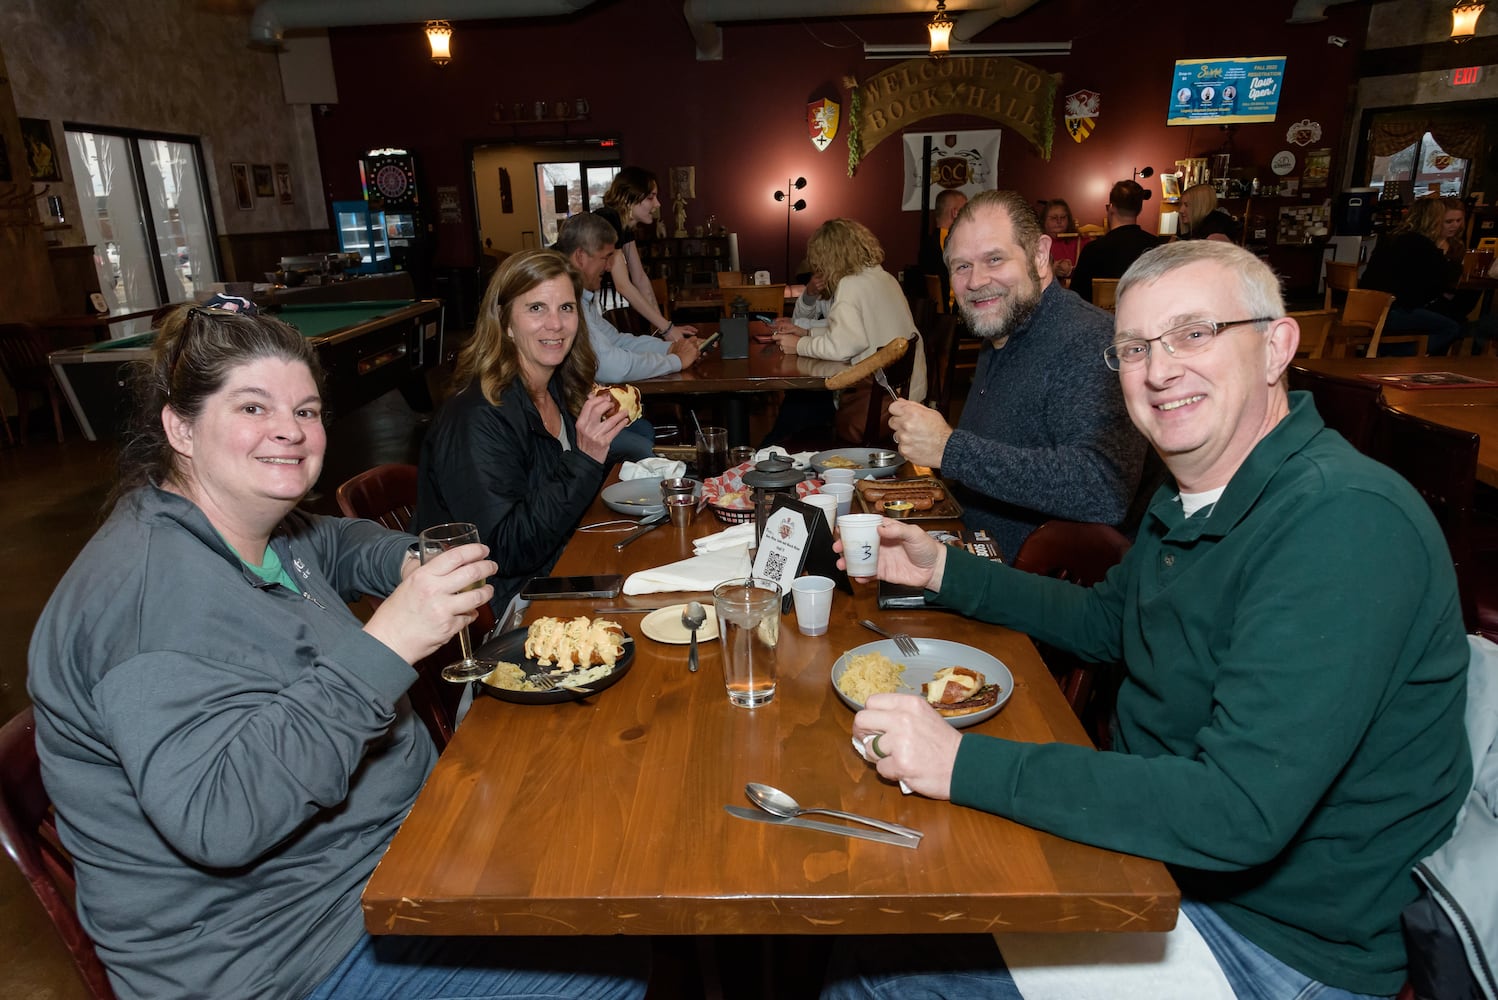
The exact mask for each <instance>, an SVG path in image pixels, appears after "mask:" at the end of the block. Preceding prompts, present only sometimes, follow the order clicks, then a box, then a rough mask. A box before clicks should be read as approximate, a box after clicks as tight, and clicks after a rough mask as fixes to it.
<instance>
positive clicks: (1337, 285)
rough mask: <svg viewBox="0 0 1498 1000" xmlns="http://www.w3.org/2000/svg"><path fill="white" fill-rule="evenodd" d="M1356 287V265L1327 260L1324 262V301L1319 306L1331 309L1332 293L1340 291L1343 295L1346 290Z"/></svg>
mask: <svg viewBox="0 0 1498 1000" xmlns="http://www.w3.org/2000/svg"><path fill="white" fill-rule="evenodd" d="M1356 287H1358V266H1357V265H1356V264H1347V263H1343V262H1342V261H1336V260H1329V261H1327V262H1326V301H1325V302H1323V303H1322V305H1321V308H1323V309H1333V308H1335V306H1334V305H1333V304H1332V293H1333V292H1341V293H1343V295H1344V296H1345V295H1346V294H1347V293H1348V292H1350V291H1352V290H1353V289H1354V288H1356Z"/></svg>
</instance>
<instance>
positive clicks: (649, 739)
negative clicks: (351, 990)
mask: <svg viewBox="0 0 1498 1000" xmlns="http://www.w3.org/2000/svg"><path fill="white" fill-rule="evenodd" d="M616 517H617V515H616V514H614V513H613V512H612V511H609V510H608V509H606V508H605V507H604V506H603V505H602V503H601V502H595V503H594V505H593V507H592V509H591V510H590V511H589V512H588V514H587V515H586V516H585V517H584V519H583V523H584V524H585V525H586V524H592V523H596V522H602V521H606V520H609V519H611V518H616ZM933 526H934V525H933ZM722 527H723V525H721V524H719V523H718V522H716V521H715V520H714V519H713V518H712V515H711V514H710V513H709V512H707V511H703V512H702V513H700V514H699V515H698V516H697V518H696V520H695V521H694V522H693V523H692V524H691V525H690V526H688V527H686V528H674V527H672V526H670V525H669V524H668V525H664V526H662V527H660V528H657V529H656V530H654V531H653V532H651V533H650V534H648V535H646V536H644V537H643V538H641V539H640V540H638V541H636V542H634V543H633V544H631V545H629V546H628V547H626V548H625V549H623V550H622V551H616V550H615V548H614V542H615V541H617V540H618V539H619V538H620V537H622V535H619V534H615V533H612V532H609V531H597V532H595V531H581V532H579V533H577V534H576V535H575V536H574V537H573V539H572V541H571V542H570V543H569V545H568V547H567V549H566V551H565V553H564V554H563V556H562V559H561V561H560V562H559V563H558V565H557V566H556V568H555V570H554V572H555V573H557V574H559V575H571V574H596V573H609V572H617V573H623V574H628V573H630V572H632V571H635V570H639V569H644V568H649V567H655V566H660V565H663V564H665V563H669V562H672V561H674V560H677V559H683V558H686V557H688V556H690V555H691V554H692V540H693V538H694V537H697V536H700V535H706V534H709V533H711V532H713V531H716V530H719V529H721V528H722ZM692 597H696V598H697V599H699V600H706V601H710V600H711V597H710V595H707V594H651V595H645V596H640V597H633V598H630V597H620V598H618V599H615V600H612V601H607V600H606V601H559V600H554V601H545V602H537V603H536V604H534V605H533V606H532V607H531V608H530V609H529V611H528V613H527V621H530V620H534V619H535V618H536V617H538V616H540V615H555V616H559V617H571V616H574V615H579V614H583V615H594V614H595V613H594V611H593V607H594V605H598V606H615V607H628V606H634V607H660V606H665V605H670V604H673V603H677V602H679V601H683V600H688V599H690V598H692ZM863 617H869V618H873V619H874V620H875V621H877V622H879V623H881V624H883V625H884V626H885V627H887V628H891V629H898V630H903V631H906V632H910V633H913V634H914V635H916V636H917V637H920V636H928V637H929V636H940V637H942V638H945V639H950V640H954V641H958V642H963V643H967V644H969V645H972V646H975V647H977V648H979V649H982V650H984V651H986V652H988V653H990V654H992V655H994V656H996V657H998V658H999V659H1000V660H1002V661H1003V662H1004V663H1005V664H1006V665H1007V666H1008V668H1009V670H1010V671H1011V672H1012V673H1013V675H1014V682H1015V690H1014V693H1013V696H1012V697H1011V698H1010V699H1009V701H1008V703H1007V704H1006V705H1005V706H1004V708H1003V710H1002V711H1000V712H999V713H998V714H997V715H996V716H994V717H993V718H992V719H989V720H988V721H986V722H983V723H981V724H980V725H979V726H978V727H977V729H976V731H978V732H984V733H989V734H992V735H996V736H1002V737H1007V738H1011V739H1020V740H1031V741H1052V740H1060V741H1067V742H1074V743H1085V742H1086V736H1085V734H1084V732H1083V730H1082V728H1081V726H1080V725H1079V724H1078V723H1077V720H1076V718H1075V717H1074V716H1073V715H1072V713H1071V710H1070V709H1069V708H1068V706H1067V704H1066V702H1065V701H1064V700H1063V698H1062V696H1061V693H1060V691H1059V689H1058V688H1057V686H1056V683H1055V682H1054V681H1053V680H1052V679H1051V676H1050V674H1049V673H1048V672H1047V670H1046V668H1045V665H1044V664H1043V663H1042V662H1041V660H1040V658H1039V656H1038V655H1037V653H1036V651H1035V649H1034V647H1033V646H1032V645H1031V643H1030V641H1029V640H1028V639H1027V638H1026V637H1025V636H1024V635H1021V634H1019V633H1016V632H1013V631H1010V630H1007V629H1002V628H997V627H994V626H988V625H983V624H979V623H977V622H972V621H969V620H967V619H964V618H961V617H959V616H956V615H952V614H949V613H945V612H940V611H907V612H899V613H895V612H881V611H879V610H878V609H877V607H876V602H875V588H874V586H873V585H872V584H861V585H857V584H856V585H855V594H854V595H853V596H849V595H847V594H846V593H843V592H841V591H839V592H837V593H836V594H835V597H834V600H833V604H832V610H831V621H830V626H829V629H828V631H827V633H826V634H824V635H822V636H817V637H809V636H804V635H801V634H799V633H798V631H797V629H796V627H795V625H796V623H795V618H794V615H793V614H788V615H786V616H785V618H784V619H783V621H782V623H781V628H780V632H779V642H778V648H777V654H778V661H779V663H778V675H779V676H778V689H777V692H776V695H775V698H774V700H773V701H772V702H771V703H770V704H768V705H765V706H762V707H759V708H755V709H744V708H736V707H733V706H731V705H730V704H729V701H728V698H727V696H726V694H725V690H724V685H723V679H722V675H721V659H720V658H721V655H722V654H721V650H720V649H719V646H718V643H717V641H716V640H714V641H711V642H705V643H703V647H702V652H701V661H702V669H701V670H700V671H699V672H697V673H695V674H694V673H689V672H688V670H687V664H686V661H687V647H686V646H684V645H667V644H663V643H658V642H655V641H653V640H651V639H648V638H646V637H645V636H644V635H643V633H642V632H641V630H640V625H639V622H640V618H641V616H640V615H639V614H619V615H617V616H615V620H617V621H619V622H621V623H622V624H623V625H624V627H625V629H626V630H628V631H629V633H630V634H631V636H633V638H634V659H633V662H632V665H631V667H630V669H629V672H628V673H627V674H626V675H624V676H623V677H622V678H621V679H620V680H619V681H618V682H617V683H615V684H614V685H613V686H612V687H609V688H607V689H605V690H603V691H601V692H599V693H597V694H596V695H594V696H592V697H590V698H588V699H586V700H584V701H579V702H569V703H566V704H558V705H546V706H535V705H517V704H512V703H509V702H505V701H499V700H497V699H494V698H491V697H488V696H479V697H477V698H476V699H475V704H474V706H473V709H472V711H471V712H470V713H469V715H468V717H467V719H466V720H465V721H464V722H463V724H462V725H461V726H460V727H459V729H458V732H457V735H456V737H455V739H454V740H453V742H452V743H451V744H450V745H449V746H448V748H447V750H446V751H445V752H444V754H443V756H442V758H441V760H440V761H439V762H438V764H437V767H436V769H435V770H434V771H433V773H432V775H431V777H430V779H429V780H428V782H427V785H426V787H425V788H424V789H423V791H422V793H421V795H420V797H419V798H418V800H417V802H416V805H415V807H414V808H413V809H412V811H411V814H410V816H409V817H408V818H407V820H406V822H405V823H404V825H403V826H402V828H401V830H400V832H399V834H398V835H397V836H396V838H395V840H394V842H393V844H392V845H391V847H390V850H389V852H388V853H387V854H386V856H385V858H384V859H383V860H382V861H381V863H380V865H379V867H378V869H377V870H376V871H375V874H374V876H373V877H372V878H371V880H370V882H369V885H368V886H367V888H366V889H365V892H364V897H363V902H364V909H365V915H366V923H367V926H368V927H369V929H370V931H371V932H372V933H376V934H485V935H487V934H548V935H588V934H753V933H772V934H840V933H948V932H973V931H976V932H991V931H995V930H1000V929H1005V930H1062V931H1089V930H1110V931H1120V930H1121V931H1147V930H1161V929H1165V928H1168V927H1170V926H1172V925H1173V924H1174V922H1175V917H1176V910H1177V905H1178V902H1179V893H1178V890H1177V889H1176V887H1175V885H1174V883H1173V882H1172V881H1171V879H1170V877H1169V875H1168V874H1167V872H1166V870H1165V868H1164V867H1163V866H1162V865H1160V864H1158V863H1155V862H1152V861H1145V860H1142V859H1139V858H1134V857H1130V856H1127V855H1121V854H1117V853H1114V852H1111V851H1105V850H1100V849H1097V848H1092V847H1085V846H1082V845H1080V844H1075V843H1071V842H1069V841H1065V840H1062V839H1059V838H1057V837H1053V836H1050V835H1048V834H1044V833H1040V832H1037V831H1035V830H1031V829H1028V828H1026V827H1023V826H1020V825H1018V824H1015V823H1012V822H1009V821H1007V820H1004V819H1000V818H998V817H995V816H991V815H987V814H984V813H981V812H977V811H974V810H970V809H964V808H960V807H957V806H953V805H952V804H950V803H946V802H936V801H932V800H928V799H925V798H922V797H920V796H915V795H912V796H905V795H902V794H901V793H900V791H899V789H898V788H897V787H896V786H894V785H891V784H889V783H887V782H884V781H883V780H881V779H880V778H879V776H878V774H877V773H876V772H875V771H874V770H873V768H872V767H871V766H870V765H868V764H867V763H865V762H864V761H863V760H862V759H860V757H859V756H858V755H857V753H855V751H854V749H853V747H852V745H851V741H850V731H851V726H852V712H851V711H850V710H849V709H848V708H847V707H846V706H845V705H844V704H843V703H842V702H841V701H840V700H839V698H838V697H837V695H836V694H835V693H834V691H833V689H832V685H831V683H830V670H831V667H832V664H833V662H834V661H835V660H836V659H837V657H838V656H839V655H840V654H841V653H842V652H844V651H845V650H848V649H851V648H853V647H855V646H859V645H863V644H865V643H867V642H869V641H870V640H873V639H875V638H876V637H875V636H874V635H873V634H872V633H870V632H868V631H866V630H864V629H863V628H861V627H860V626H859V625H858V624H857V621H858V619H859V618H863ZM751 781H760V782H765V783H768V784H772V785H775V786H778V787H779V788H782V789H784V790H786V791H787V792H789V793H791V794H792V795H793V796H795V797H796V798H797V799H798V800H799V801H800V802H801V803H802V804H803V805H817V806H828V807H832V808H840V809H844V810H848V811H852V812H858V813H863V814H866V815H871V816H875V817H878V818H881V819H886V820H891V821H894V822H896V823H901V824H904V825H906V826H911V827H915V828H917V829H920V830H922V831H924V832H925V838H924V839H923V840H922V841H921V844H920V847H919V848H918V849H916V850H910V849H906V848H903V847H897V846H892V845H888V844H880V843H871V842H867V841H862V840H854V839H851V838H845V837H842V836H840V835H834V834H828V833H823V832H817V831H812V830H800V829H787V828H781V827H774V826H769V825H766V824H762V823H752V822H746V821H744V820H741V819H736V818H734V817H731V816H730V815H729V814H727V813H726V812H725V811H724V809H723V807H724V806H725V805H729V804H732V805H747V804H748V803H747V800H746V798H745V794H744V786H745V785H746V783H748V782H751Z"/></svg>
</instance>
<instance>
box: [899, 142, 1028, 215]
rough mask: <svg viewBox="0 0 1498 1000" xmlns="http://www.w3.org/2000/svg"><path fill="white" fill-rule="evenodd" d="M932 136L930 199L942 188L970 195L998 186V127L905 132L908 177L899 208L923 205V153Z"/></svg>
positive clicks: (917, 207)
mask: <svg viewBox="0 0 1498 1000" xmlns="http://www.w3.org/2000/svg"><path fill="white" fill-rule="evenodd" d="M927 135H930V136H931V202H932V203H935V201H936V196H937V195H939V194H941V193H942V192H943V191H961V192H962V193H963V194H965V195H967V196H968V197H969V198H971V197H973V196H974V195H975V194H978V193H979V192H980V191H991V190H993V189H994V188H995V187H997V186H998V177H999V140H1000V139H1001V138H1003V135H1004V133H1003V132H1002V131H1001V130H999V129H996V128H993V129H983V130H981V131H977V132H929V133H927V132H906V133H904V134H903V135H902V136H901V138H902V139H904V140H905V181H904V193H903V194H902V196H901V199H900V208H901V209H903V210H904V211H907V212H913V211H918V210H919V209H920V207H921V155H922V153H923V152H924V151H925V148H926V142H925V140H926V136H927Z"/></svg>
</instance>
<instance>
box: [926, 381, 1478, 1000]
mask: <svg viewBox="0 0 1498 1000" xmlns="http://www.w3.org/2000/svg"><path fill="white" fill-rule="evenodd" d="M930 596H932V597H934V598H936V599H939V600H940V601H941V602H942V603H943V604H946V605H948V606H951V607H953V608H955V609H957V610H959V611H962V612H963V613H965V614H968V615H972V616H974V617H978V618H983V619H985V620H988V621H993V622H998V623H1001V624H1004V625H1009V626H1012V627H1014V628H1017V629H1021V630H1024V631H1026V632H1028V633H1030V634H1031V635H1032V636H1034V637H1035V638H1037V639H1041V640H1044V641H1046V642H1050V643H1054V644H1056V645H1058V646H1062V647H1065V648H1068V649H1072V650H1075V651H1076V652H1077V653H1078V654H1079V655H1081V656H1083V657H1084V658H1088V659H1094V660H1097V661H1100V662H1107V661H1122V662H1123V663H1124V664H1126V666H1127V677H1126V679H1125V681H1124V684H1123V688H1122V690H1121V691H1120V693H1119V698H1118V720H1117V742H1116V747H1117V750H1116V752H1112V753H1098V752H1096V751H1094V750H1091V749H1088V748H1084V747H1076V746H1069V745H1063V744H1046V745H1035V744H1027V743H1016V742H1011V741H1007V740H1000V739H995V738H992V737H985V736H978V735H965V736H964V737H963V740H962V744H961V747H960V749H959V751H958V755H957V762H956V767H955V770H954V773H953V776H952V800H953V801H954V802H957V803H960V804H963V805H968V806H973V807H975V808H979V809H984V810H987V811H989V812H994V813H998V814H1000V815H1003V816H1008V817H1012V818H1013V819H1016V820H1018V821H1020V822H1022V823H1026V824H1028V825H1030V826H1033V827H1037V828H1040V829H1043V830H1047V831H1050V832H1052V833H1056V834H1059V835H1060V836H1063V837H1068V838H1070V839H1073V840H1077V841H1081V842H1084V843H1089V844H1096V845H1098V846H1101V847H1106V848H1110V849H1113V850H1118V851H1124V852H1127V853H1130V854H1136V855H1141V856H1144V857H1150V858H1157V859H1159V860H1161V861H1164V862H1165V863H1166V864H1168V865H1169V866H1170V867H1171V872H1172V874H1173V875H1174V876H1175V878H1176V880H1177V882H1178V883H1179V884H1180V886H1181V889H1182V891H1183V892H1184V893H1186V894H1187V895H1188V896H1190V897H1192V898H1195V899H1199V900H1202V901H1204V902H1207V903H1209V904H1210V905H1212V906H1213V907H1214V908H1215V909H1216V910H1217V911H1218V912H1219V913H1220V914H1221V915H1222V917H1223V919H1224V920H1226V921H1227V922H1228V923H1229V924H1231V925H1232V926H1233V927H1234V928H1236V929H1237V930H1238V931H1239V932H1240V933H1242V934H1243V935H1244V936H1245V937H1247V938H1248V939H1249V940H1251V941H1253V942H1255V943H1256V944H1258V945H1259V946H1260V947H1262V948H1264V949H1265V950H1266V951H1268V952H1269V953H1270V954H1272V955H1274V956H1276V957H1277V958H1279V959H1280V960H1281V961H1284V962H1285V963H1287V964H1288V965H1290V966H1292V967H1293V968H1296V969H1298V970H1300V971H1301V972H1303V973H1305V974H1307V975H1309V976H1311V977H1313V978H1315V979H1317V980H1319V981H1321V982H1324V983H1328V984H1330V985H1334V986H1338V987H1341V988H1343V989H1348V990H1352V991H1354V992H1358V993H1381V994H1392V993H1394V992H1396V991H1398V989H1399V987H1400V984H1401V982H1402V981H1403V977H1404V968H1405V952H1404V944H1403V942H1402V940H1401V937H1400V932H1399V911H1400V909H1401V908H1402V907H1403V906H1404V905H1405V904H1406V903H1408V902H1409V901H1410V900H1412V899H1413V898H1414V897H1415V885H1414V882H1413V880H1412V879H1411V877H1410V869H1411V868H1412V866H1413V865H1414V863H1415V862H1416V861H1417V860H1419V859H1420V858H1422V857H1424V856H1425V855H1427V854H1429V853H1430V852H1431V851H1432V850H1434V849H1435V848H1436V847H1437V846H1438V845H1439V844H1440V843H1441V842H1442V841H1444V840H1445V839H1446V837H1448V836H1449V835H1450V832H1451V828H1452V823H1453V821H1454V818H1455V816H1456V811H1457V808H1458V807H1459V806H1460V804H1461V802H1462V799H1463V797H1464V795H1465V794H1466V790H1467V788H1468V786H1469V785H1470V782H1471V760H1470V754H1469V752H1468V750H1467V744H1466V736H1465V731H1464V724H1463V711H1464V707H1465V701H1466V669H1467V656H1468V653H1467V646H1466V641H1465V638H1464V635H1463V630H1462V621H1461V612H1460V607H1459V605H1458V601H1457V589H1456V576H1455V573H1454V571H1453V568H1452V562H1451V556H1450V553H1449V551H1448V549H1447V547H1446V542H1445V540H1444V538H1443V537H1442V535H1441V532H1440V529H1439V528H1438V527H1437V525H1436V523H1435V520H1434V518H1433V517H1432V516H1431V514H1430V511H1429V509H1428V508H1427V507H1426V505H1425V503H1424V501H1423V500H1422V499H1421V498H1420V496H1419V495H1418V494H1416V493H1415V491H1414V490H1413V489H1411V488H1410V486H1409V485H1408V484H1407V483H1406V482H1405V481H1404V480H1403V479H1402V478H1401V477H1400V476H1398V475H1397V474H1396V473H1394V472H1393V471H1391V470H1390V469H1388V468H1386V467H1385V466H1382V465H1379V464H1378V463H1376V462H1373V461H1372V460H1370V459H1368V458H1366V457H1365V456H1363V455H1361V454H1359V453H1358V452H1357V451H1355V450H1354V449H1353V448H1352V447H1351V446H1350V445H1348V444H1347V442H1346V441H1345V440H1344V439H1343V438H1342V437H1341V435H1339V434H1337V433H1335V432H1333V431H1329V430H1327V429H1326V427H1325V425H1324V424H1323V423H1322V421H1321V418H1320V416H1319V415H1318V414H1317V413H1316V410H1315V407H1314V406H1313V405H1312V403H1311V400H1310V397H1309V396H1308V395H1306V394H1304V393H1294V394H1292V395H1291V412H1290V415H1289V416H1288V417H1287V418H1286V419H1285V420H1283V421H1281V423H1280V424H1279V426H1277V427H1276V428H1275V429H1274V430H1273V431H1272V432H1271V433H1270V434H1269V435H1268V436H1267V437H1265V439H1264V440H1263V441H1261V442H1260V443H1259V444H1258V446H1257V447H1256V448H1255V449H1254V450H1253V452H1252V453H1251V454H1250V455H1249V457H1248V459H1247V460H1246V461H1245V462H1244V464H1243V466H1242V467H1241V468H1240V469H1239V470H1238V472H1237V474H1236V475H1234V477H1233V479H1232V481H1231V482H1230V483H1229V484H1228V487H1227V489H1226V491H1225V492H1224V493H1223V495H1222V498H1221V499H1220V500H1219V501H1218V502H1217V504H1215V505H1214V506H1213V507H1211V508H1209V509H1207V510H1204V511H1200V512H1198V513H1197V515H1196V516H1194V517H1191V518H1189V519H1188V518H1185V517H1183V516H1182V514H1181V508H1180V503H1179V501H1178V500H1177V499H1176V496H1175V494H1174V492H1173V491H1172V490H1171V489H1170V488H1169V487H1167V488H1165V489H1162V490H1161V492H1160V493H1159V494H1157V495H1156V497H1155V500H1154V503H1153V504H1152V505H1151V508H1150V511H1149V515H1148V516H1147V517H1146V519H1145V523H1144V524H1143V526H1142V527H1141V529H1140V535H1139V539H1138V541H1137V542H1136V544H1135V545H1134V547H1133V548H1132V549H1131V550H1130V551H1129V553H1128V555H1127V556H1126V557H1125V559H1124V561H1123V562H1122V563H1120V564H1119V565H1118V566H1117V567H1115V568H1114V570H1113V571H1112V572H1111V573H1110V574H1109V575H1108V578H1107V579H1106V580H1105V581H1103V582H1102V583H1100V584H1099V585H1098V586H1096V587H1094V588H1092V589H1091V590H1086V589H1083V588H1080V587H1075V586H1072V585H1070V584H1066V583H1062V582H1060V581H1056V580H1050V579H1046V578H1043V577H1038V576H1034V575H1031V574H1027V573H1022V572H1017V571H1015V570H1013V569H1011V568H1009V567H1005V566H995V565H993V564H992V563H990V562H988V561H987V560H982V559H978V558H976V557H968V556H966V554H964V553H959V552H957V551H955V550H953V551H950V552H949V553H948V557H947V568H946V573H945V577H944V581H943V586H942V590H941V593H940V594H939V595H930Z"/></svg>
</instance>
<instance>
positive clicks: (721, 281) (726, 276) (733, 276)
mask: <svg viewBox="0 0 1498 1000" xmlns="http://www.w3.org/2000/svg"><path fill="white" fill-rule="evenodd" d="M717 277H718V287H719V288H727V287H728V286H729V285H742V284H743V283H744V272H743V271H719V272H718V276H717Z"/></svg>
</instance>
